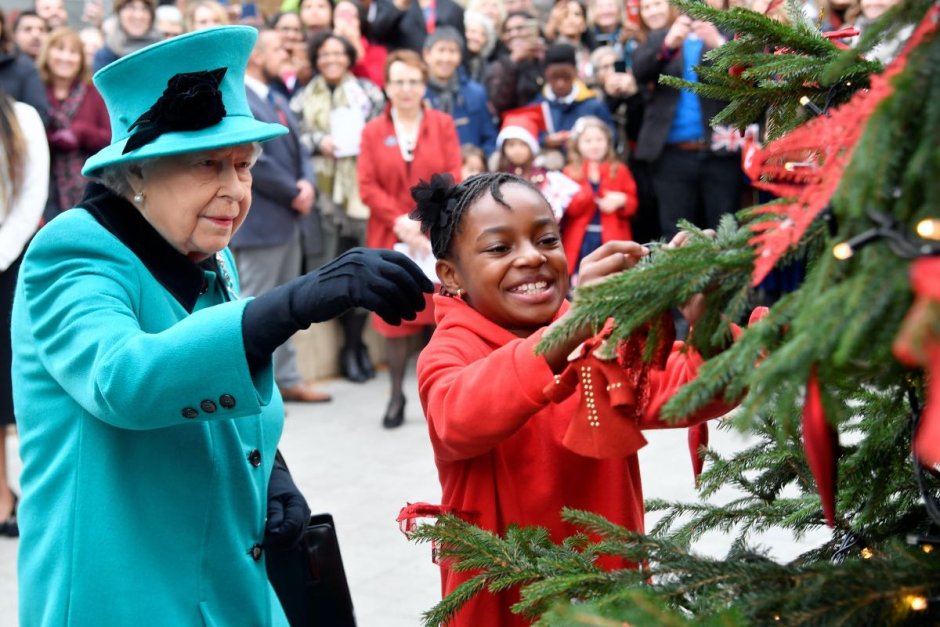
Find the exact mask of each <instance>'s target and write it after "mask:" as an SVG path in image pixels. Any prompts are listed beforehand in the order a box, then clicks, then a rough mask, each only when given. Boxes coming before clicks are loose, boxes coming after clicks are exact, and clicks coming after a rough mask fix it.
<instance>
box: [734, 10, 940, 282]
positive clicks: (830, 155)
mask: <svg viewBox="0 0 940 627" xmlns="http://www.w3.org/2000/svg"><path fill="white" fill-rule="evenodd" d="M938 16H940V7H937V6H934V7H933V8H931V9H930V10H929V11H928V12H927V14H926V15H925V16H924V19H923V20H922V21H921V23H920V25H919V26H918V27H917V30H915V31H914V33H913V34H912V35H911V38H910V39H909V40H908V43H907V45H906V46H905V48H904V50H903V52H901V54H899V55H898V56H897V58H895V59H894V61H892V62H891V64H890V65H888V67H887V68H886V69H885V71H884V72H883V73H882V74H880V75H877V76H873V77H872V79H871V87H870V88H869V89H867V90H861V91H859V92H858V93H856V94H855V95H854V96H853V97H852V99H851V100H850V101H849V102H847V103H845V104H844V105H842V106H841V107H838V108H837V109H834V110H832V111H830V112H828V113H827V114H825V115H820V116H818V117H816V118H813V119H812V120H810V121H809V122H807V123H806V124H803V125H802V126H800V127H799V128H798V129H796V130H795V131H793V132H792V133H789V134H788V135H786V136H784V137H781V138H779V139H777V140H775V141H773V142H771V143H770V144H768V145H766V146H764V147H763V148H760V149H757V150H754V149H747V150H745V151H743V153H742V161H743V167H744V171H745V172H746V173H747V174H748V176H749V177H750V178H751V181H752V184H753V185H754V187H757V188H759V189H763V190H766V191H769V192H771V193H773V194H775V195H777V196H780V197H784V198H789V199H790V202H789V203H788V204H786V205H772V206H769V207H764V208H763V209H760V210H758V211H757V213H765V214H769V215H773V216H774V219H771V220H767V221H763V222H755V223H754V224H753V225H751V231H752V232H753V233H754V237H753V238H751V240H750V243H751V244H752V245H753V246H754V247H755V249H756V251H755V252H756V257H755V261H754V272H753V273H752V276H751V279H752V280H751V284H752V285H757V284H758V283H760V282H761V281H762V280H763V279H764V278H765V277H766V276H767V274H769V273H770V271H771V270H772V269H773V267H774V266H775V265H776V264H777V262H778V261H779V260H780V258H781V257H783V256H784V255H785V254H786V253H787V251H789V250H790V248H792V247H793V246H795V245H796V244H797V243H798V242H799V241H800V240H801V239H802V238H803V235H804V234H805V233H806V229H807V228H808V227H809V225H810V224H811V223H812V222H813V220H814V219H815V218H816V216H817V215H819V212H820V211H822V210H823V209H824V208H825V207H826V205H828V204H829V201H830V199H831V198H832V195H833V193H835V191H836V189H837V188H838V187H839V184H840V183H841V181H842V173H843V171H844V170H845V167H846V166H847V165H848V163H849V162H850V161H851V159H852V155H853V152H854V150H855V146H856V144H857V142H858V138H859V137H860V136H861V134H862V132H863V131H864V129H865V126H866V122H867V120H868V118H869V117H870V116H871V114H872V112H873V111H874V110H875V107H877V106H878V104H879V103H880V102H881V101H882V100H884V99H885V98H886V97H887V96H889V95H890V94H891V93H892V91H893V87H892V86H891V84H890V82H891V79H892V78H893V77H894V76H895V75H897V74H898V73H900V72H901V71H902V70H903V69H904V67H905V66H906V65H907V57H908V55H909V54H910V52H911V50H913V49H914V48H915V47H917V45H919V44H920V42H921V41H922V40H923V39H924V37H925V36H926V35H928V34H930V33H932V32H933V31H935V30H936V29H937V18H938ZM835 34H839V33H835Z"/></svg>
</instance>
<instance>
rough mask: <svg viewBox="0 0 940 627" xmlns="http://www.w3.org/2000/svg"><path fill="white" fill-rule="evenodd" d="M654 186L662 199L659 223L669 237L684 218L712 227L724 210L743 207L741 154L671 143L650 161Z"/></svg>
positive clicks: (731, 211)
mask: <svg viewBox="0 0 940 627" xmlns="http://www.w3.org/2000/svg"><path fill="white" fill-rule="evenodd" d="M650 165H651V170H652V177H653V188H654V189H655V190H656V198H657V201H658V203H659V224H660V228H661V229H662V234H663V237H665V238H666V239H667V240H669V239H671V238H672V236H673V235H675V234H676V233H677V232H678V231H679V228H678V227H677V226H676V224H677V222H678V221H679V220H681V219H684V220H688V221H689V222H691V223H692V224H694V225H695V226H698V227H700V228H709V229H713V228H715V227H717V226H718V220H719V218H721V216H722V215H723V214H725V213H734V212H736V211H737V210H738V209H740V205H741V186H742V184H743V182H744V177H743V174H742V173H741V157H740V155H737V154H732V155H728V156H725V155H716V154H713V153H711V152H708V151H687V150H680V149H678V148H674V147H671V146H668V145H667V146H666V147H665V149H663V154H662V155H661V156H660V157H659V159H657V160H656V161H653V162H652V163H651V164H650Z"/></svg>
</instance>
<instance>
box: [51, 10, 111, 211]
mask: <svg viewBox="0 0 940 627" xmlns="http://www.w3.org/2000/svg"><path fill="white" fill-rule="evenodd" d="M37 64H38V65H39V74H40V76H41V77H42V80H43V83H45V85H46V95H47V96H48V98H49V122H48V125H47V129H46V133H47V135H48V137H49V148H50V150H49V155H50V158H51V161H52V166H51V168H52V177H53V179H54V180H55V189H56V192H57V193H58V197H57V198H56V199H55V200H56V203H55V204H56V205H57V206H58V209H59V211H65V210H66V209H69V208H70V207H74V206H76V205H78V204H79V201H80V200H81V199H82V194H83V193H84V191H85V184H86V183H87V182H88V179H86V178H84V177H83V176H82V172H81V170H82V165H83V164H84V163H85V160H86V159H87V158H88V157H90V156H91V155H93V154H95V153H96V152H98V151H99V150H101V149H102V148H104V147H105V146H107V145H108V144H110V143H111V122H110V121H109V118H108V109H107V107H105V104H104V100H102V99H101V95H100V94H98V90H96V89H95V86H94V85H92V83H91V80H90V75H89V74H90V73H89V67H88V60H87V59H86V58H85V47H84V46H83V45H82V40H81V39H80V38H79V36H78V33H76V32H75V31H73V30H72V29H70V28H60V29H58V30H56V31H54V32H53V33H52V34H51V35H49V39H48V41H47V42H46V45H45V46H44V47H43V49H42V52H41V53H40V54H39V59H38V60H37Z"/></svg>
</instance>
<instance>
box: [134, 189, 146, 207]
mask: <svg viewBox="0 0 940 627" xmlns="http://www.w3.org/2000/svg"><path fill="white" fill-rule="evenodd" d="M143 202H144V195H143V194H142V193H141V192H137V193H136V194H134V204H135V205H141V204H143Z"/></svg>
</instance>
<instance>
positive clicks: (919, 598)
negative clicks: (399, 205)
mask: <svg viewBox="0 0 940 627" xmlns="http://www.w3.org/2000/svg"><path fill="white" fill-rule="evenodd" d="M907 604H908V605H910V606H911V609H912V610H913V611H915V612H923V611H924V610H926V609H927V597H925V596H923V595H920V594H911V595H908V597H907Z"/></svg>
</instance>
